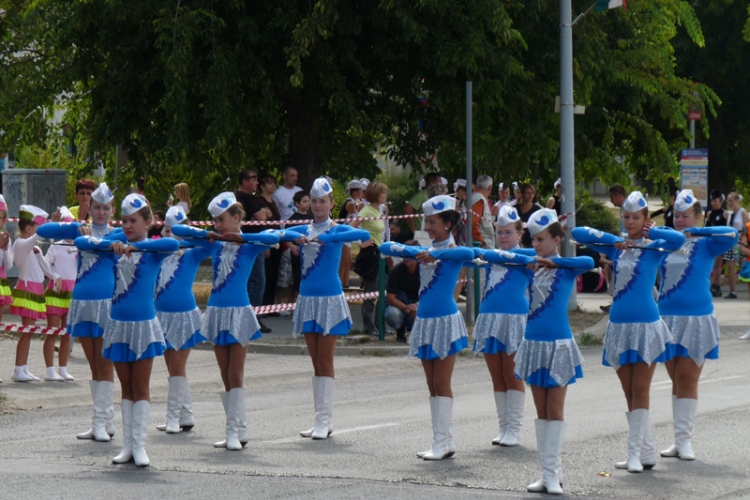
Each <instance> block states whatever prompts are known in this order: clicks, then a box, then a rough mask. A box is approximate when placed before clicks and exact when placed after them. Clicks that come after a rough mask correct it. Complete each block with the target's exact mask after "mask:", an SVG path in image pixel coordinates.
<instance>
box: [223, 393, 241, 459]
mask: <svg viewBox="0 0 750 500" xmlns="http://www.w3.org/2000/svg"><path fill="white" fill-rule="evenodd" d="M242 391H243V389H242V388H241V387H235V388H234V389H231V390H230V391H229V393H228V396H227V425H226V441H227V450H232V451H236V450H241V449H242V444H241V443H240V441H239V439H238V438H237V428H238V427H239V419H238V418H237V415H238V414H239V409H238V406H239V405H240V397H241V395H242Z"/></svg>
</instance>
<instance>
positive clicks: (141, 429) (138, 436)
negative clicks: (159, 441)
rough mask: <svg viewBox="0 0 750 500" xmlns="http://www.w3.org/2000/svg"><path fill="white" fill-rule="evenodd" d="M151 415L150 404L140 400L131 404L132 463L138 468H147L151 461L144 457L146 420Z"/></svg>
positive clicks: (146, 456)
mask: <svg viewBox="0 0 750 500" xmlns="http://www.w3.org/2000/svg"><path fill="white" fill-rule="evenodd" d="M150 414H151V403H149V402H148V401H146V400H145V399H144V400H141V401H137V402H135V403H133V421H132V422H133V423H132V426H131V427H132V433H133V461H134V462H135V465H137V466H138V467H148V466H149V465H150V464H151V461H150V460H149V458H148V455H146V434H147V431H148V418H149V416H150Z"/></svg>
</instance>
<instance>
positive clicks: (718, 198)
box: [703, 189, 727, 297]
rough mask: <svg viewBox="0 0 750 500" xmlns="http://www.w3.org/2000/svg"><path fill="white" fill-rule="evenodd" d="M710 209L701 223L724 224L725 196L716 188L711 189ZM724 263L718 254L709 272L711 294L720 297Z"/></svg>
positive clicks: (709, 224) (725, 221)
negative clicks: (711, 270)
mask: <svg viewBox="0 0 750 500" xmlns="http://www.w3.org/2000/svg"><path fill="white" fill-rule="evenodd" d="M709 198H711V210H706V216H705V218H704V220H703V225H704V226H706V227H711V226H726V225H727V218H726V217H725V216H724V201H725V200H726V197H725V196H724V195H723V194H722V192H721V191H719V190H718V189H714V190H713V191H711V196H709ZM723 265H724V256H723V255H719V256H718V257H716V260H715V261H714V271H713V273H712V274H711V295H713V296H714V297H721V274H722V273H721V267H722V266H723Z"/></svg>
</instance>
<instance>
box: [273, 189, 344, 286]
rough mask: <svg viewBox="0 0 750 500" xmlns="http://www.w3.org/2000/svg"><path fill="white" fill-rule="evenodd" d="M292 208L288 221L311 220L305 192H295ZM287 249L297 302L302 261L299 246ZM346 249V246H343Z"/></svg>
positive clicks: (293, 245) (291, 244) (290, 246)
mask: <svg viewBox="0 0 750 500" xmlns="http://www.w3.org/2000/svg"><path fill="white" fill-rule="evenodd" d="M292 199H293V200H294V207H295V212H294V213H293V214H292V215H291V216H290V217H289V220H313V219H314V217H313V214H312V212H311V211H310V194H309V193H308V192H307V191H297V192H296V193H294V198H292ZM287 245H289V249H290V250H291V253H292V282H293V283H292V286H293V287H294V293H295V296H294V300H295V301H296V300H297V297H296V295H297V294H299V284H300V281H302V259H301V258H300V255H299V246H297V245H296V244H295V243H292V242H289V243H287ZM344 248H346V245H344Z"/></svg>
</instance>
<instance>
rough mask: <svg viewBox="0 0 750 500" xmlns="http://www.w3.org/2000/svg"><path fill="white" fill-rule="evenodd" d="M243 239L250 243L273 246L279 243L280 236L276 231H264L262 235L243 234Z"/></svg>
mask: <svg viewBox="0 0 750 500" xmlns="http://www.w3.org/2000/svg"><path fill="white" fill-rule="evenodd" d="M242 239H243V240H244V241H246V242H248V243H260V244H262V245H268V246H272V245H275V244H277V243H278V242H279V235H278V234H276V233H275V232H274V231H263V232H261V233H242Z"/></svg>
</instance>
